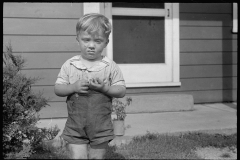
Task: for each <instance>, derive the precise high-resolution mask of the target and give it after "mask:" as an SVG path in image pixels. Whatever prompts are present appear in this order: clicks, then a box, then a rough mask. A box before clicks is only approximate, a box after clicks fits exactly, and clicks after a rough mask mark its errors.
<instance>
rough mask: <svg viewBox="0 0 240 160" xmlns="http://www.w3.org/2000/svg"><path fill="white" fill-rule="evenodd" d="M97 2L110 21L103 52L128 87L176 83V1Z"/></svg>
mask: <svg viewBox="0 0 240 160" xmlns="http://www.w3.org/2000/svg"><path fill="white" fill-rule="evenodd" d="M99 4H100V5H99V6H100V7H99V8H104V9H102V10H103V11H102V12H100V13H102V14H104V15H105V16H106V17H108V18H109V19H110V21H111V23H112V25H113V30H112V34H110V37H109V39H110V42H109V44H108V46H107V48H106V50H105V52H106V53H105V54H106V55H107V56H108V57H109V58H110V59H113V60H114V61H115V62H116V63H117V64H118V65H119V67H120V68H121V70H122V72H123V75H124V78H125V80H126V85H127V87H154V86H179V85H180V84H181V83H180V81H179V4H178V3H126V2H113V3H104V4H102V3H99ZM102 5H104V6H102ZM173 46H174V47H173Z"/></svg>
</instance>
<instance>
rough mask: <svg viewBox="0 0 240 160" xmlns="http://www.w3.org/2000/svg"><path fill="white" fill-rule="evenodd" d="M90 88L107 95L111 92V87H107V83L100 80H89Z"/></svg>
mask: <svg viewBox="0 0 240 160" xmlns="http://www.w3.org/2000/svg"><path fill="white" fill-rule="evenodd" d="M89 88H91V89H93V90H96V91H100V92H102V93H107V92H108V90H109V86H107V85H105V83H104V82H103V81H102V80H100V79H99V78H95V79H90V80H89Z"/></svg>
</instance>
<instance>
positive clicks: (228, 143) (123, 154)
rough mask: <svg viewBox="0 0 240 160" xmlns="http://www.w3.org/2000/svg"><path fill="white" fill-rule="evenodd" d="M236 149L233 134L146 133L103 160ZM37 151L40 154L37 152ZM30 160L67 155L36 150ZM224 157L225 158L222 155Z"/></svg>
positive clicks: (113, 148) (109, 151) (115, 148)
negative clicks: (203, 149) (206, 149)
mask: <svg viewBox="0 0 240 160" xmlns="http://www.w3.org/2000/svg"><path fill="white" fill-rule="evenodd" d="M209 146H212V147H216V148H224V147H229V148H231V147H237V133H235V134H231V135H223V134H207V133H200V132H196V133H186V134H181V135H178V136H174V135H160V134H157V133H147V134H146V135H144V136H136V137H133V139H132V141H131V142H130V143H128V144H125V145H121V146H109V147H108V149H107V153H106V156H105V159H200V157H198V156H197V155H196V153H195V152H194V150H195V149H196V148H197V147H209ZM40 151H41V152H40ZM38 152H39V153H35V154H34V155H32V157H30V158H31V159H33V158H34V159H40V158H41V159H67V155H66V154H67V152H66V151H65V152H63V151H55V153H54V152H51V151H49V150H43V149H42V150H39V151H38ZM225 156H226V155H225Z"/></svg>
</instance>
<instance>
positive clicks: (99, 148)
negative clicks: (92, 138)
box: [89, 141, 108, 159]
mask: <svg viewBox="0 0 240 160" xmlns="http://www.w3.org/2000/svg"><path fill="white" fill-rule="evenodd" d="M107 146H108V141H107V142H104V143H101V144H99V145H95V146H90V150H89V159H103V158H104V155H105V153H106V149H107Z"/></svg>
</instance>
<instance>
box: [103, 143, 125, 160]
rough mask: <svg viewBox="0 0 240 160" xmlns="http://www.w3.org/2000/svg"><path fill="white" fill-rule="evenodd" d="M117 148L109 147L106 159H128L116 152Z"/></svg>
mask: <svg viewBox="0 0 240 160" xmlns="http://www.w3.org/2000/svg"><path fill="white" fill-rule="evenodd" d="M116 150H117V148H116V146H108V148H107V152H106V155H105V157H104V159H126V158H125V157H124V156H123V155H122V154H119V153H117V152H116Z"/></svg>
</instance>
